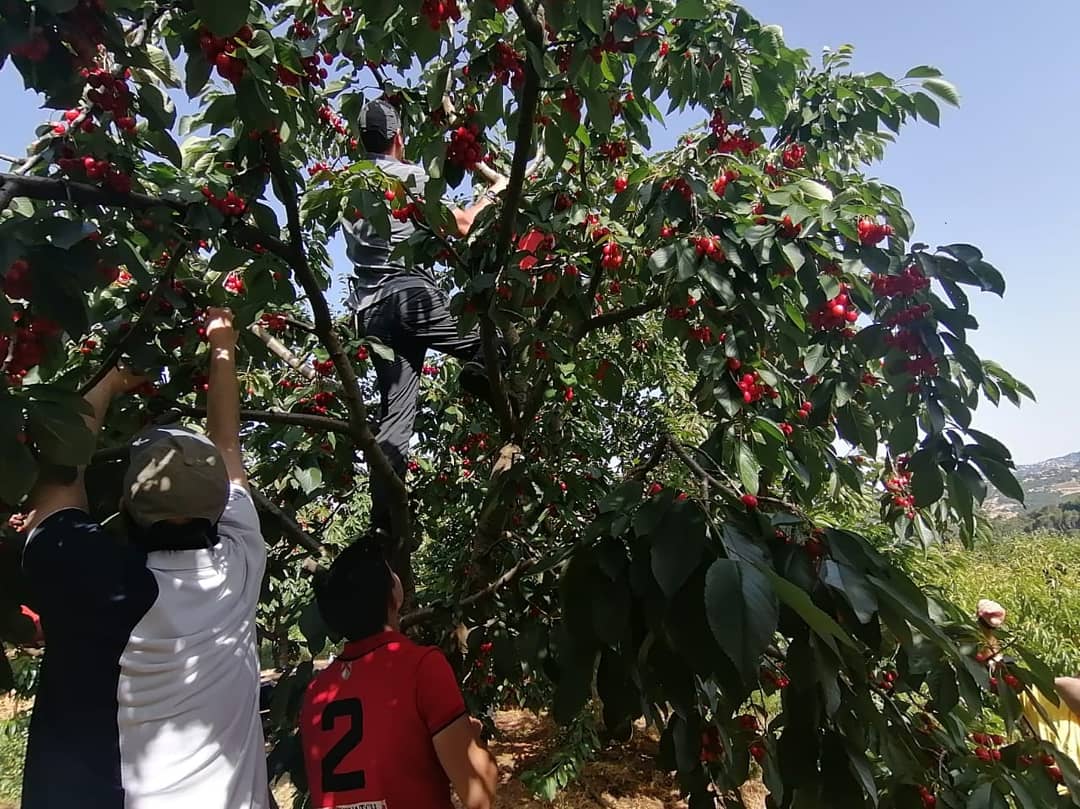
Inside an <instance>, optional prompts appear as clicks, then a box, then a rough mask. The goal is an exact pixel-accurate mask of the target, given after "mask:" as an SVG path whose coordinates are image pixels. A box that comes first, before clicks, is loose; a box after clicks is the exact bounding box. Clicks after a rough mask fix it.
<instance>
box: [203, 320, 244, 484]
mask: <svg viewBox="0 0 1080 809" xmlns="http://www.w3.org/2000/svg"><path fill="white" fill-rule="evenodd" d="M206 339H207V341H208V342H209V343H210V383H209V388H210V390H209V393H208V395H207V402H206V433H207V435H208V436H209V437H210V440H211V441H213V442H214V445H215V446H216V447H217V448H218V451H219V452H220V453H221V456H222V458H224V459H225V471H227V472H228V473H229V480H231V481H232V482H233V483H235V484H237V485H238V486H243V487H244V488H245V489H246V488H248V479H247V472H245V471H244V457H243V453H242V452H241V447H240V383H239V381H238V380H237V378H236V328H235V327H234V326H233V313H232V311H231V310H229V309H219V308H215V307H211V308H210V309H208V310H207V312H206Z"/></svg>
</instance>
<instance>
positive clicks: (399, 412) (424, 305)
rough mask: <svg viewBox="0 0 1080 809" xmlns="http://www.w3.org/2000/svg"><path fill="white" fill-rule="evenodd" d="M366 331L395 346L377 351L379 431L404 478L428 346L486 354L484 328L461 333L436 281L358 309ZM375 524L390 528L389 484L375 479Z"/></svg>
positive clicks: (460, 354) (461, 355)
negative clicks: (387, 355)
mask: <svg viewBox="0 0 1080 809" xmlns="http://www.w3.org/2000/svg"><path fill="white" fill-rule="evenodd" d="M357 325H358V327H359V330H360V331H361V333H362V334H364V335H365V336H367V337H371V338H373V339H375V340H378V341H379V342H380V343H384V344H386V345H388V346H389V347H390V348H392V349H393V350H394V358H393V359H392V360H384V359H382V358H381V357H379V356H378V355H377V354H375V353H374V352H372V362H373V363H374V365H375V375H376V378H377V381H378V386H379V398H380V414H379V431H378V434H377V435H376V436H375V438H376V441H378V444H379V447H380V449H382V451H383V452H384V453H385V454H386V457H387V459H389V461H390V464H391V465H392V466H393V467H394V471H395V472H396V473H397V475H398V477H400V478H401V479H402V480H404V479H405V469H406V464H407V462H408V457H409V442H410V441H411V440H412V435H413V430H414V427H415V422H416V409H417V403H418V399H419V394H420V374H421V370H422V368H423V366H424V357H425V356H426V354H427V352H428V349H429V348H432V349H435V350H436V351H438V352H440V353H443V354H449V355H450V356H452V357H457V358H458V359H460V360H463V361H468V360H473V359H477V358H478V357H479V356H480V345H481V343H480V334H479V333H478V332H477V331H475V330H474V331H472V332H470V333H469V334H465V335H462V334H459V333H458V326H457V319H456V318H455V317H454V316H453V315H452V314H451V313H450V307H449V300H448V299H447V297H446V295H445V294H444V293H443V292H442V291H441V290H439V289H436V288H435V287H433V286H430V285H424V286H414V287H409V288H406V289H398V290H395V291H393V292H391V293H390V294H389V295H388V296H387V297H385V298H383V299H382V300H380V301H378V302H376V303H375V304H374V305H372V306H371V307H370V308H368V309H365V310H363V311H361V312H359V313H358V315H357ZM371 524H372V526H373V527H375V528H382V529H384V530H386V531H390V510H389V508H388V505H387V492H386V488H385V487H384V486H383V485H382V484H381V483H380V482H379V480H378V479H377V478H375V477H372V479H371Z"/></svg>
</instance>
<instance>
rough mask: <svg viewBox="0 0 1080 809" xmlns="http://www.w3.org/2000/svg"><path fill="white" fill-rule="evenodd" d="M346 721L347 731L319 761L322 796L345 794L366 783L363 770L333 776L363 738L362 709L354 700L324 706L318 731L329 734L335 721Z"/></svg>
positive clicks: (338, 773)
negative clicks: (320, 761) (333, 793)
mask: <svg viewBox="0 0 1080 809" xmlns="http://www.w3.org/2000/svg"><path fill="white" fill-rule="evenodd" d="M342 717H344V718H347V719H348V720H349V727H348V730H346V731H345V735H344V736H342V737H341V741H339V742H338V743H337V744H335V745H334V746H333V747H331V748H330V749H329V750H328V751H327V752H326V756H325V757H324V758H323V761H322V788H323V792H348V791H350V790H353V789H363V788H364V786H365V785H366V783H367V779H366V778H365V777H364V771H363V770H353V771H352V772H335V770H336V769H337V768H338V765H340V764H341V762H342V761H344V760H345V757H346V756H347V755H349V753H351V752H352V751H353V750H355V749H356V746H357V745H358V744H360V742H361V741H362V740H363V738H364V708H363V706H362V705H361V704H360V700H358V699H355V698H353V699H339V700H337V701H335V702H331V703H330V704H329V705H327V706H326V709H325V710H324V711H323V715H322V729H323V730H333V729H334V725H336V724H337V720H338V719H339V718H342Z"/></svg>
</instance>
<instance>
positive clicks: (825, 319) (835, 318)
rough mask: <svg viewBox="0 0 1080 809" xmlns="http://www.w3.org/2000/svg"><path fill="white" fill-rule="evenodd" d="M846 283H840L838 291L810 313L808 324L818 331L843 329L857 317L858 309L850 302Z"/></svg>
mask: <svg viewBox="0 0 1080 809" xmlns="http://www.w3.org/2000/svg"><path fill="white" fill-rule="evenodd" d="M848 289H849V288H848V285H847V284H841V285H840V293H839V294H838V295H837V296H836V297H834V298H830V299H829V300H827V301H825V303H823V304H822V305H821V306H819V307H818V308H817V309H815V310H814V311H812V312H811V313H810V324H811V325H812V326H813V327H814V328H815V329H818V330H819V331H833V330H839V329H845V328H847V327H848V326H849V325H850V324H852V323H854V322H855V321H856V320H858V319H859V310H858V309H857V308H855V307H854V306H853V305H852V304H851V298H850V297H849V296H848Z"/></svg>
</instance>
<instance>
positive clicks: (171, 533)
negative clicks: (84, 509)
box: [120, 509, 218, 553]
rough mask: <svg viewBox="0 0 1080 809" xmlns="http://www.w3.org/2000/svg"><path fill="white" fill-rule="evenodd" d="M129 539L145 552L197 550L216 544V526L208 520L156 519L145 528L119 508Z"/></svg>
mask: <svg viewBox="0 0 1080 809" xmlns="http://www.w3.org/2000/svg"><path fill="white" fill-rule="evenodd" d="M120 514H121V516H122V518H123V520H124V530H125V532H126V533H127V538H128V542H130V543H131V544H132V545H134V546H135V547H136V548H138V549H139V550H140V551H143V552H144V553H150V551H197V550H202V549H204V548H212V547H214V546H215V545H217V543H218V533H217V526H216V525H214V524H213V523H212V522H210V520H204V519H196V520H188V521H187V522H184V523H171V522H164V521H163V522H156V523H154V524H153V525H151V526H150V527H149V528H144V527H142V526H141V525H139V524H138V523H137V522H135V520H133V519H131V515H130V514H128V513H127V511H126V510H124V509H120Z"/></svg>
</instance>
